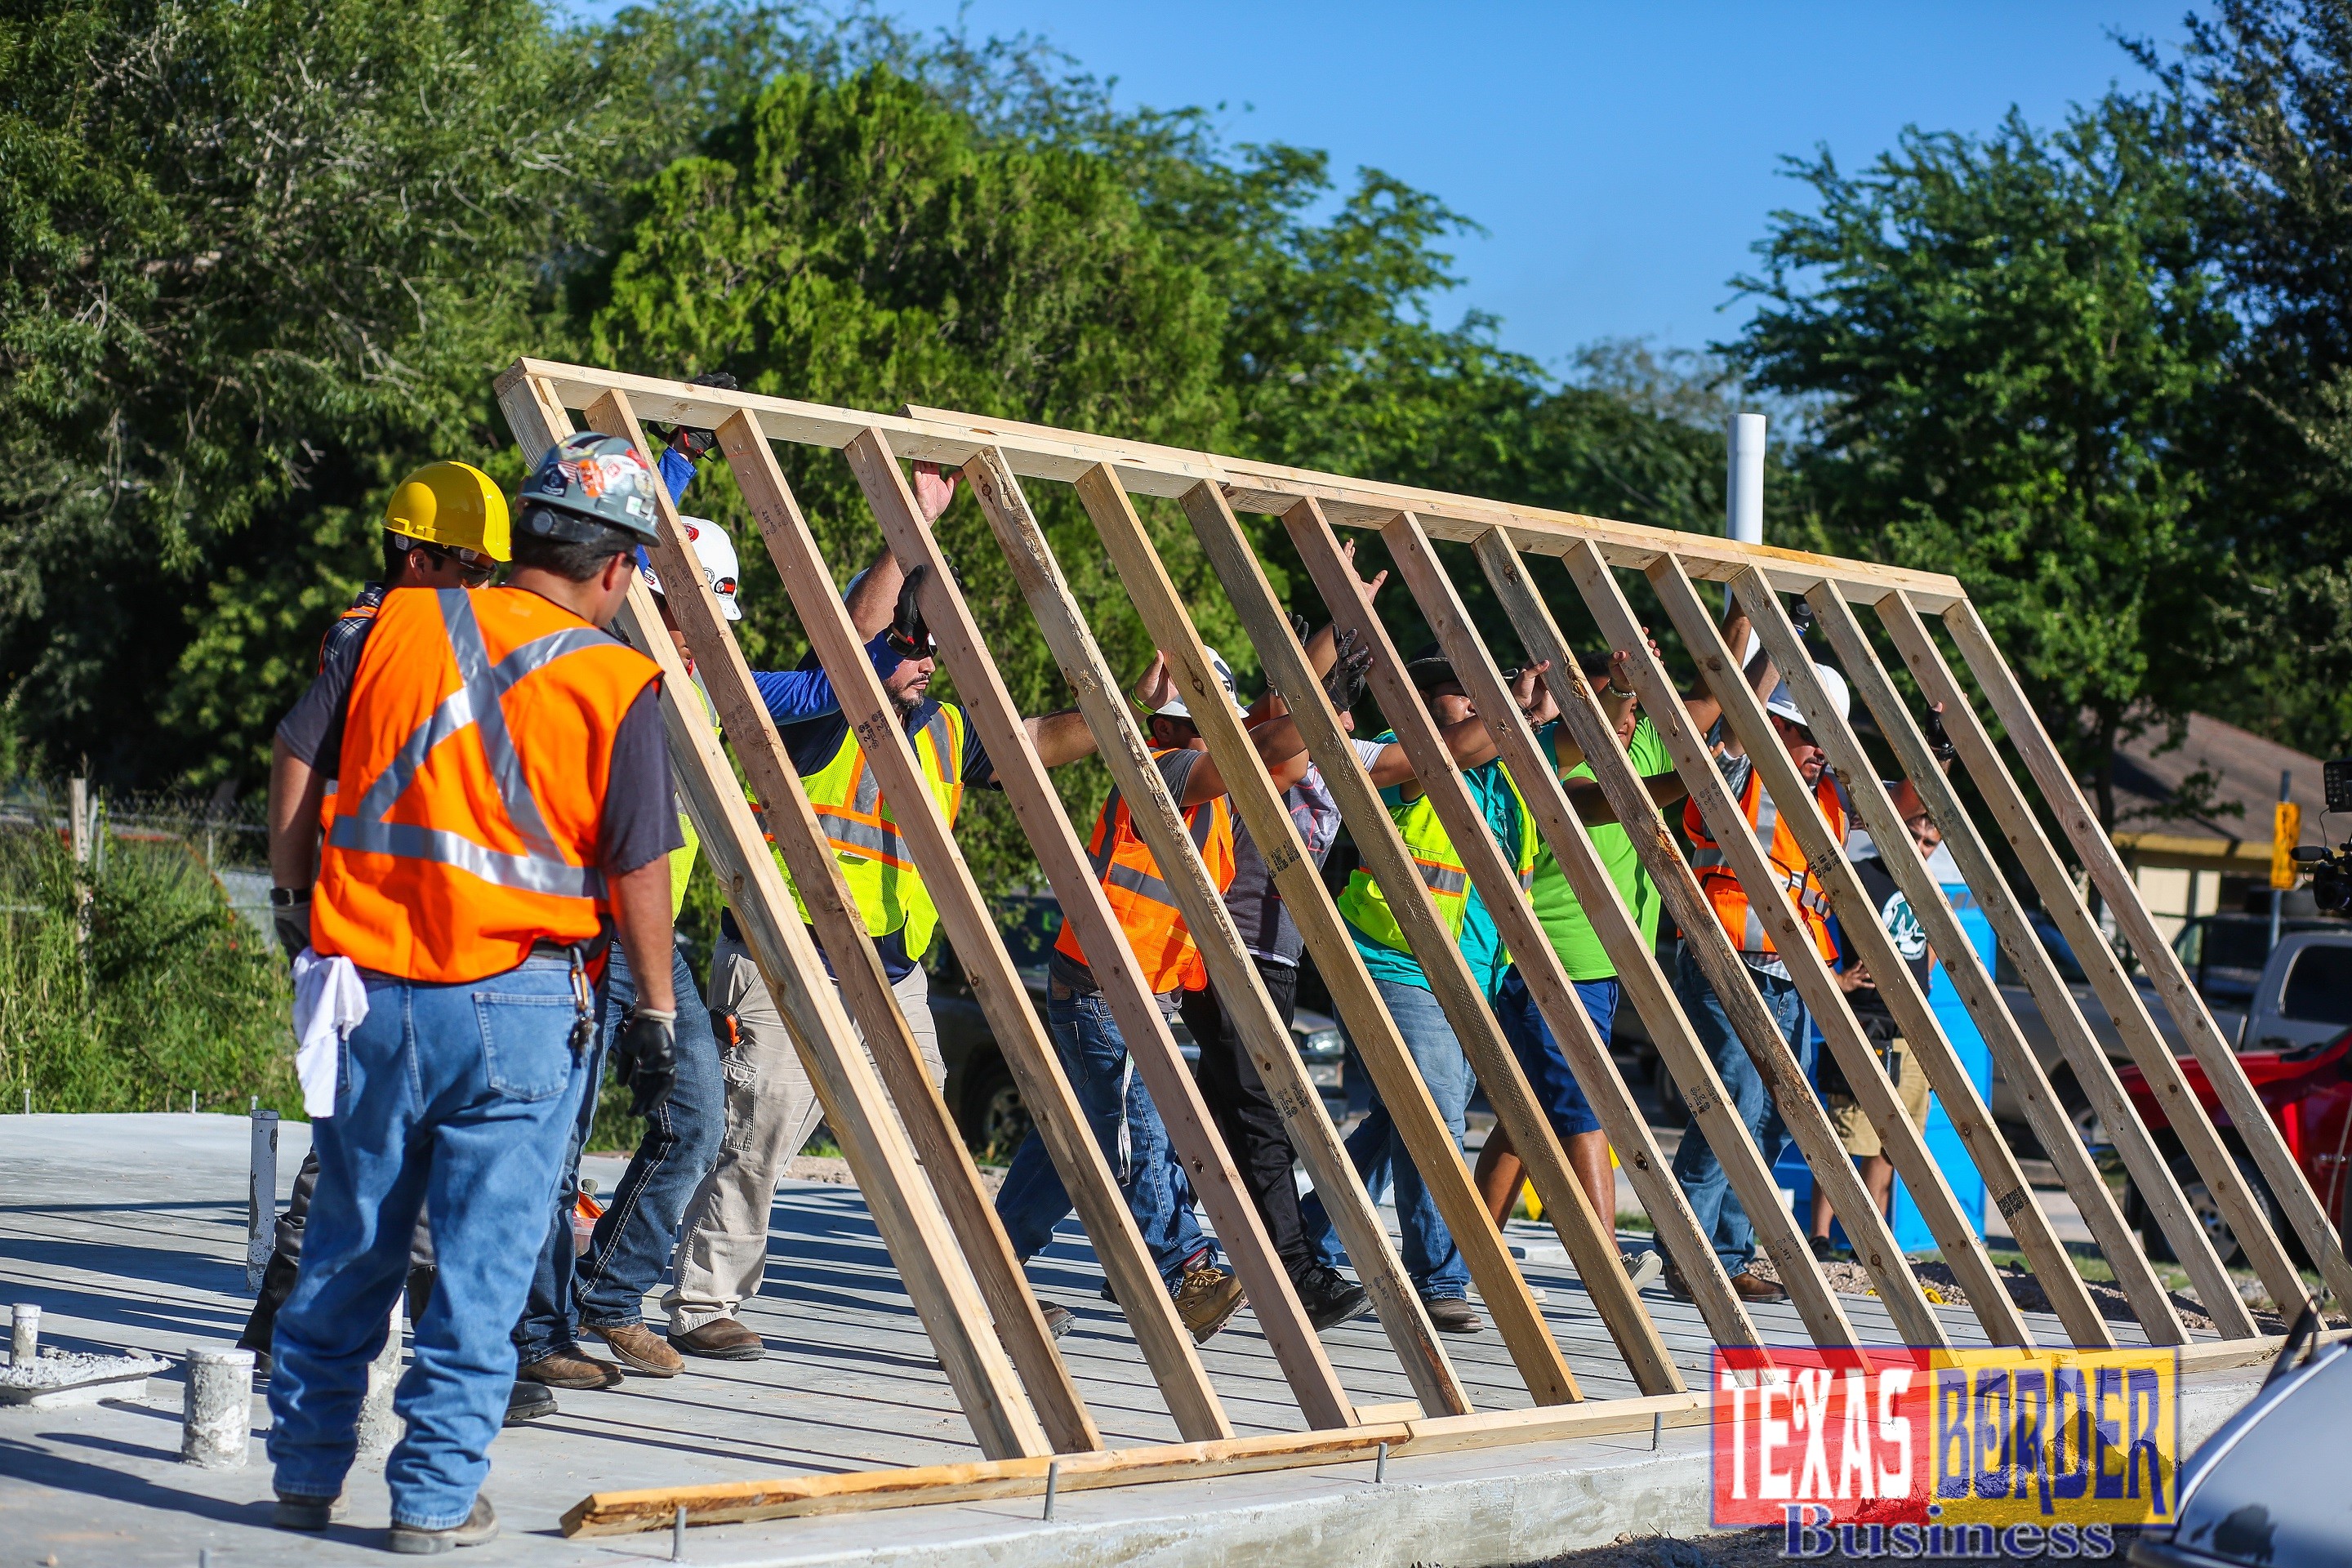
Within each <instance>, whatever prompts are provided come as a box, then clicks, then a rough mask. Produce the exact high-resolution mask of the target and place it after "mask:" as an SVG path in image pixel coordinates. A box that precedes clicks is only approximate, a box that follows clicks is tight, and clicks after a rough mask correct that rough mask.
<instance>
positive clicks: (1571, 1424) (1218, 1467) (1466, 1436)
mask: <svg viewBox="0 0 2352 1568" xmlns="http://www.w3.org/2000/svg"><path fill="white" fill-rule="evenodd" d="M1706 1420H1707V1407H1706V1394H1696V1393H1690V1394H1658V1395H1654V1396H1648V1397H1643V1398H1639V1399H1612V1400H1610V1401H1609V1402H1607V1403H1606V1404H1594V1405H1569V1406H1552V1407H1549V1408H1540V1407H1539V1408H1538V1409H1534V1410H1509V1411H1496V1412H1493V1413H1490V1414H1487V1415H1447V1416H1437V1417H1434V1418H1431V1419H1425V1420H1418V1421H1413V1420H1405V1421H1390V1422H1381V1423H1378V1424H1368V1425H1364V1426H1351V1427H1348V1428H1346V1429H1345V1430H1342V1431H1337V1432H1307V1433H1290V1432H1283V1433H1276V1434H1273V1435H1271V1436H1262V1437H1236V1438H1234V1439H1232V1440H1230V1441H1227V1442H1223V1443H1179V1444H1166V1445H1161V1446H1158V1447H1138V1448H1113V1449H1110V1450H1108V1452H1105V1453H1101V1454H1078V1455H1073V1456H1071V1457H1069V1458H1064V1459H1062V1460H1060V1461H1058V1462H1057V1463H1056V1464H1055V1465H1054V1467H1053V1468H1054V1470H1055V1490H1056V1491H1094V1490H1097V1489H1101V1488H1105V1487H1120V1486H1142V1485H1149V1484H1151V1483H1153V1482H1159V1481H1202V1480H1214V1479H1217V1478H1219V1477H1221V1476H1241V1475H1251V1474H1255V1473H1260V1472H1263V1471H1266V1470H1287V1469H1306V1468H1316V1467H1318V1466H1327V1465H1337V1464H1348V1463H1351V1462H1361V1463H1370V1462H1371V1461H1372V1460H1373V1459H1374V1458H1376V1457H1377V1455H1378V1454H1379V1452H1380V1449H1381V1445H1382V1444H1386V1445H1387V1447H1388V1451H1389V1457H1390V1458H1405V1457H1409V1456H1412V1455H1416V1454H1444V1453H1455V1452H1459V1451H1461V1450H1464V1449H1468V1448H1487V1447H1507V1446H1509V1445H1512V1444H1517V1443H1544V1442H1559V1441H1561V1440H1563V1439H1567V1438H1573V1437H1597V1436H1612V1435H1614V1434H1618V1433H1626V1432H1648V1431H1650V1430H1652V1429H1653V1423H1655V1424H1657V1425H1659V1426H1668V1427H1683V1426H1703V1425H1705V1424H1706ZM1047 1468H1048V1466H1047V1461H1045V1460H1044V1459H1011V1460H1002V1459H1000V1460H982V1461H980V1462H977V1463H970V1464H960V1465H924V1466H919V1467H913V1468H907V1469H899V1470H861V1471H855V1472H853V1473H851V1474H848V1475H835V1476H793V1477H784V1478H780V1479H774V1480H753V1481H717V1482H711V1483H708V1484H705V1485H700V1486H686V1487H648V1488H646V1489H641V1490H637V1491H614V1492H597V1493H594V1494H593V1495H592V1496H589V1497H586V1498H583V1499H582V1500H580V1501H579V1502H577V1503H575V1504H573V1505H572V1507H571V1508H570V1509H569V1510H566V1511H565V1512H564V1515H563V1521H562V1529H563V1533H564V1534H565V1536H567V1537H572V1538H577V1537H581V1536H597V1535H628V1534H635V1533H637V1532H639V1531H648V1530H667V1529H668V1528H670V1526H671V1524H672V1522H673V1521H675V1520H676V1519H677V1510H679V1509H681V1508H683V1509H685V1510H686V1518H687V1522H688V1524H727V1523H740V1522H745V1521H751V1520H761V1519H787V1518H794V1517H803V1516H807V1515H812V1514H831V1513H851V1512H858V1511H863V1510H872V1509H881V1508H909V1507H918V1506H922V1505H927V1504H931V1503H951V1502H985V1501H989V1500H993V1499H999V1498H1017V1497H1038V1496H1042V1495H1043V1494H1044V1492H1045V1477H1046V1472H1047Z"/></svg>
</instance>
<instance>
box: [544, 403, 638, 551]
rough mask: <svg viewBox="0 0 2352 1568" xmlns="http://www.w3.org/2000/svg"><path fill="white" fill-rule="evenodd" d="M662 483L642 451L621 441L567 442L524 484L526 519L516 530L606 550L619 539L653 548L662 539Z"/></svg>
mask: <svg viewBox="0 0 2352 1568" xmlns="http://www.w3.org/2000/svg"><path fill="white" fill-rule="evenodd" d="M660 482H661V481H660V480H659V479H656V478H655V477H654V471H653V469H651V468H647V467H646V460H645V459H644V458H641V457H639V456H637V448H636V447H635V445H634V444H633V443H631V442H629V441H626V440H625V439H623V438H622V437H618V436H602V435H598V434H596V433H595V432H593V431H583V432H581V433H580V434H578V435H575V436H566V437H564V438H563V439H562V440H561V441H559V442H557V443H556V444H555V445H554V446H553V447H551V448H550V449H549V450H548V454H547V456H545V457H543V458H541V459H540V460H539V467H537V468H533V469H532V470H531V473H530V478H529V479H525V480H524V481H523V485H522V492H521V496H520V500H521V502H522V516H521V517H520V519H519V520H518V521H517V522H516V524H515V526H516V528H517V530H518V531H520V532H523V533H526V534H530V535H532V536H533V537H536V538H540V539H555V540H562V541H564V542H568V543H572V544H601V543H603V542H605V540H606V539H607V538H608V537H609V536H610V535H612V534H614V533H620V534H624V535H625V536H627V539H628V541H629V542H635V543H649V542H652V541H653V540H654V539H655V538H656V537H657V535H656V532H655V519H656V516H657V515H658V514H657V513H656V510H655V502H654V496H655V494H656V488H657V487H658V486H659V484H660Z"/></svg>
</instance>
